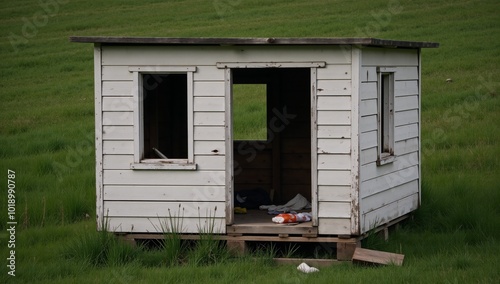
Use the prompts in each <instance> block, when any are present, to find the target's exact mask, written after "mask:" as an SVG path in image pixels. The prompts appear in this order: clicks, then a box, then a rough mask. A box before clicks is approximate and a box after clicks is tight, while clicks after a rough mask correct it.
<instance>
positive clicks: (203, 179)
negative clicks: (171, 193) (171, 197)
mask: <svg viewBox="0 0 500 284" xmlns="http://www.w3.org/2000/svg"><path fill="white" fill-rule="evenodd" d="M103 184H104V185H198V186H207V187H210V186H219V185H225V172H224V171H161V174H159V172H158V171H145V170H143V171H141V170H105V171H104V173H103Z"/></svg>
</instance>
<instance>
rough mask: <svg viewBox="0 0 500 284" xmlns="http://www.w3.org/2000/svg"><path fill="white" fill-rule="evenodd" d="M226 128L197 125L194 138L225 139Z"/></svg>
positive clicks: (207, 139)
mask: <svg viewBox="0 0 500 284" xmlns="http://www.w3.org/2000/svg"><path fill="white" fill-rule="evenodd" d="M224 139H225V128H224V127H223V126H195V127H194V140H197V141H198V140H206V141H224Z"/></svg>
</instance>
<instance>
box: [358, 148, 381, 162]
mask: <svg viewBox="0 0 500 284" xmlns="http://www.w3.org/2000/svg"><path fill="white" fill-rule="evenodd" d="M377 158H378V152H377V147H372V148H368V149H364V150H361V152H360V155H359V163H360V165H365V164H368V163H373V162H375V161H377Z"/></svg>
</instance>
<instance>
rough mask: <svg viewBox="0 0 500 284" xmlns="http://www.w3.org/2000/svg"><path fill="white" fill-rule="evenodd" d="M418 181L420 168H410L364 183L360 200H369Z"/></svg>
mask: <svg viewBox="0 0 500 284" xmlns="http://www.w3.org/2000/svg"><path fill="white" fill-rule="evenodd" d="M416 179H418V166H410V167H408V168H405V169H401V170H399V171H397V172H392V173H390V174H387V175H383V176H378V177H376V178H373V179H370V180H366V181H362V182H361V185H360V188H361V190H360V194H359V196H360V198H367V197H369V196H372V195H375V194H377V193H379V192H382V191H384V190H387V189H388V188H391V187H396V186H399V185H401V184H404V183H407V182H410V181H412V180H416Z"/></svg>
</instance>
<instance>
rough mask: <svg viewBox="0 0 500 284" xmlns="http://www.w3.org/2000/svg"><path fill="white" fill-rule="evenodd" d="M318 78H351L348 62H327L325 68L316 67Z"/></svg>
mask: <svg viewBox="0 0 500 284" xmlns="http://www.w3.org/2000/svg"><path fill="white" fill-rule="evenodd" d="M317 79H318V80H325V79H326V80H328V79H330V80H349V79H351V65H350V64H334V65H333V64H327V65H326V67H325V68H318V69H317Z"/></svg>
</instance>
